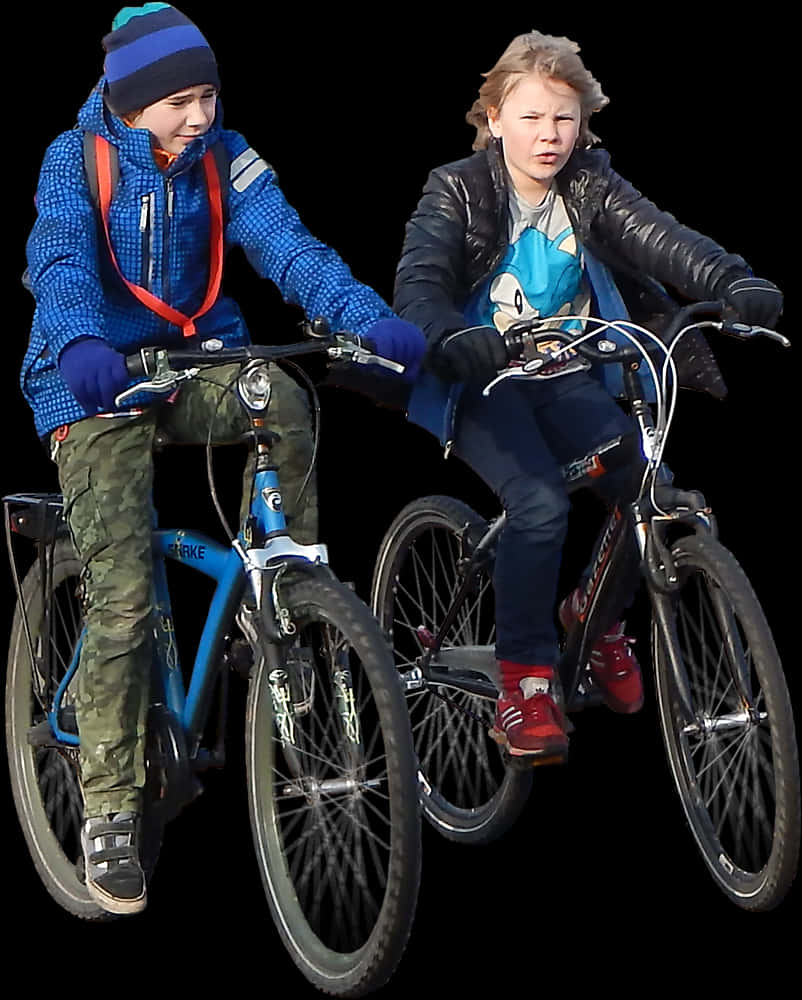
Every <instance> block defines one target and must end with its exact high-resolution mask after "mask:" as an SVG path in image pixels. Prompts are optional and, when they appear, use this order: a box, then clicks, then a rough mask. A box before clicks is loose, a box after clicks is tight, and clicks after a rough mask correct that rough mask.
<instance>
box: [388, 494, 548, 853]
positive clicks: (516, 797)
mask: <svg viewBox="0 0 802 1000" xmlns="http://www.w3.org/2000/svg"><path fill="white" fill-rule="evenodd" d="M483 524H484V522H483V519H482V518H481V517H480V516H479V515H478V514H477V513H476V512H475V511H473V510H472V509H471V508H470V507H469V506H468V505H467V504H464V503H462V502H461V501H459V500H455V499H453V498H451V497H446V496H428V497H422V498H420V499H418V500H414V501H413V502H412V503H410V504H408V505H407V506H406V507H404V509H403V510H402V511H401V512H400V513H399V515H398V516H397V517H396V518H395V520H394V521H393V523H392V524H391V525H390V528H389V529H388V531H387V533H386V535H385V537H384V540H383V541H382V545H381V548H380V550H379V556H378V560H377V563H376V571H375V574H374V581H373V590H372V594H373V596H372V606H373V610H374V613H375V615H376V617H377V618H378V621H379V624H380V625H381V626H382V628H383V630H384V631H385V633H386V634H387V635H388V636H389V637H390V642H391V645H392V647H393V654H394V657H395V664H396V668H397V669H398V670H400V671H403V670H409V669H411V668H412V667H413V666H414V663H415V659H416V657H418V656H420V655H421V653H423V652H424V648H423V645H422V643H421V641H420V638H419V636H418V635H417V634H416V632H415V630H416V628H418V627H419V626H424V627H425V628H427V629H428V630H429V631H430V632H431V633H432V634H435V633H436V632H437V630H438V628H439V625H440V622H441V621H442V618H443V617H444V613H445V608H446V607H447V606H448V604H449V603H450V600H451V596H452V595H453V594H454V592H455V589H456V586H457V580H458V566H457V561H458V560H459V558H460V556H461V535H462V533H463V531H464V529H465V527H466V525H483ZM423 564H425V565H426V567H427V570H428V572H427V573H425V574H424V573H423V571H420V572H419V571H418V568H419V567H420V566H421V565H423ZM422 575H425V576H426V577H427V580H426V581H425V582H427V583H429V582H430V583H431V588H430V590H431V591H434V590H435V588H437V593H430V592H428V591H425V588H424V587H422V585H421V583H422V581H421V576H422ZM470 600H471V601H472V607H468V608H466V610H465V611H464V612H463V613H462V614H461V615H460V616H459V617H458V618H457V620H456V622H455V625H454V626H453V627H452V629H451V630H450V632H449V634H448V635H447V636H446V643H445V644H444V648H445V647H446V646H450V647H455V646H459V645H476V646H492V645H493V643H494V639H495V612H494V607H493V591H492V582H491V576H490V567H489V566H485V567H483V569H482V570H481V571H480V573H479V574H478V576H477V587H476V593H475V594H474V595H472V596H471V597H470ZM407 706H408V709H409V713H410V719H411V727H412V732H413V736H414V739H415V751H416V754H417V757H418V768H419V775H418V780H419V789H420V798H421V804H422V807H423V813H424V815H425V816H426V819H427V820H428V821H429V822H430V823H431V825H432V826H433V827H434V828H435V829H436V830H437V831H438V832H439V833H440V834H442V836H444V837H445V838H447V839H448V840H452V841H457V842H460V843H465V844H487V843H490V842H491V841H494V840H496V839H497V838H498V837H500V836H502V835H503V834H504V833H505V832H506V831H507V830H508V829H509V828H510V827H511V826H512V824H513V823H514V822H515V820H516V819H517V818H518V816H519V815H520V813H521V810H522V809H523V807H524V805H525V804H526V801H527V799H528V797H529V792H530V789H531V787H532V769H531V767H530V768H527V769H525V770H523V769H520V768H516V767H515V766H514V765H511V764H510V763H509V762H508V761H505V759H504V757H503V755H502V752H501V750H500V748H499V746H498V744H497V743H496V742H495V741H494V740H493V739H491V737H490V736H489V729H490V726H491V725H492V722H493V715H494V711H495V702H494V701H490V700H488V699H486V698H482V697H479V696H474V695H471V694H468V693H466V692H459V693H458V694H454V692H450V693H449V695H448V697H447V698H446V697H444V696H443V694H438V693H436V692H435V691H432V690H431V689H427V690H423V691H413V692H412V693H410V694H409V695H408V696H407Z"/></svg>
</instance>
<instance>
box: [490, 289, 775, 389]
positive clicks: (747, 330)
mask: <svg viewBox="0 0 802 1000" xmlns="http://www.w3.org/2000/svg"><path fill="white" fill-rule="evenodd" d="M724 310H725V306H724V304H723V303H722V302H693V303H691V304H690V305H687V306H683V307H682V308H681V309H680V310H679V311H678V312H677V313H676V314H675V315H674V316H673V317H672V319H671V322H670V323H669V326H668V328H667V329H666V331H665V333H664V334H663V336H662V337H661V338H660V339H661V340H663V342H664V344H665V346H666V348H668V347H670V346H671V344H672V343H673V341H674V340H675V338H676V336H677V335H678V334H679V333H680V331H681V330H682V328H683V326H685V325H686V324H687V323H688V322H689V321H690V320H691V319H693V318H695V317H698V316H711V317H717V319H711V320H710V322H709V323H707V324H705V325H707V326H710V327H713V328H716V329H719V330H720V331H721V332H722V333H724V334H727V335H728V336H731V337H736V338H737V339H738V340H752V339H754V338H755V337H768V338H769V339H771V340H776V341H777V342H778V343H780V344H782V346H783V347H790V346H791V342H790V341H789V340H788V339H787V338H786V337H784V336H783V335H782V334H780V333H777V331H776V330H769V329H767V328H766V327H762V326H748V325H746V324H745V323H739V322H732V321H729V320H726V319H722V318H721V317H722V314H723V312H724ZM560 322H561V319H560V317H559V316H550V317H546V318H541V317H535V318H534V319H527V320H521V321H520V322H518V323H513V324H512V325H511V326H509V327H508V328H507V330H506V331H505V332H504V334H503V337H504V343H505V345H506V347H507V350H508V351H509V353H510V356H511V357H518V356H520V354H521V353H522V351H523V350H524V349H525V348H529V358H528V360H527V362H526V365H525V366H524V368H525V369H528V370H529V371H530V372H536V371H537V370H538V368H541V367H543V366H544V365H546V364H550V363H552V362H553V360H554V359H553V357H552V356H550V355H546V354H540V353H539V352H538V350H537V348H538V344H539V343H545V342H547V341H552V342H553V341H555V340H556V341H559V342H560V343H561V344H563V345H564V346H565V347H570V348H571V350H573V351H576V353H577V354H579V355H581V356H582V357H583V358H585V359H586V360H588V361H591V362H593V363H594V364H602V365H609V364H629V363H631V362H639V361H640V360H641V359H642V357H643V350H646V351H648V352H649V353H657V351H659V350H660V348H658V347H657V345H655V344H643V346H642V347H640V348H639V347H635V346H626V347H624V346H622V345H621V344H618V343H616V342H615V341H613V340H609V339H608V338H606V337H605V336H604V334H603V332H602V333H601V334H600V336H599V339H598V340H597V341H596V343H595V344H593V343H591V342H590V341H589V340H582V341H580V342H577V340H578V338H577V337H576V335H574V334H572V333H571V332H569V331H566V330H564V329H562V328H561V327H560V326H559V325H557V324H559V323H560ZM611 325H613V326H614V324H611ZM661 353H663V352H662V351H661Z"/></svg>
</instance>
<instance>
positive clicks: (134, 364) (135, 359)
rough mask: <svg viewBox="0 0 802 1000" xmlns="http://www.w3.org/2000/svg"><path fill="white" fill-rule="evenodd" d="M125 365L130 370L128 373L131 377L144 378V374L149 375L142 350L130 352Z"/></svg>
mask: <svg viewBox="0 0 802 1000" xmlns="http://www.w3.org/2000/svg"><path fill="white" fill-rule="evenodd" d="M125 367H126V369H127V370H128V374H129V375H130V376H131V378H142V376H143V375H147V372H146V371H145V362H144V359H143V358H142V352H141V351H138V352H137V353H136V354H128V355H126V357H125Z"/></svg>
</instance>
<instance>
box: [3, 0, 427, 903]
mask: <svg viewBox="0 0 802 1000" xmlns="http://www.w3.org/2000/svg"><path fill="white" fill-rule="evenodd" d="M103 46H104V49H105V53H106V57H105V65H104V76H103V77H102V78H101V80H100V82H99V83H98V85H97V87H96V88H95V89H94V91H93V92H92V94H91V95H90V97H89V99H88V100H87V102H86V103H85V105H84V106H83V108H82V109H81V111H80V113H79V117H78V125H77V127H76V128H75V129H73V130H71V131H69V132H66V133H64V134H62V135H60V136H59V137H58V138H57V139H56V140H55V141H54V142H53V143H52V145H51V146H50V147H49V149H48V150H47V153H46V155H45V159H44V163H43V166H42V170H41V175H40V179H39V186H38V189H37V198H36V204H37V213H38V214H37V219H36V222H35V224H34V227H33V230H32V232H31V235H30V238H29V241H28V247H27V250H28V265H29V276H30V283H31V287H32V291H33V293H34V296H35V298H36V312H35V316H34V321H33V328H32V331H31V338H30V344H29V347H28V351H27V353H26V355H25V359H24V362H23V371H22V377H21V383H22V389H23V393H24V395H25V398H26V399H27V401H28V403H29V404H30V406H31V408H32V409H33V412H34V418H35V422H36V429H37V432H38V433H39V435H40V436H41V437H42V438H43V439H44V440H45V441H46V442H47V443H48V444H49V446H50V451H51V455H52V457H53V458H54V460H55V461H56V463H57V465H58V470H59V480H60V483H61V488H62V492H63V494H64V509H65V515H66V518H67V520H68V523H69V526H70V530H71V533H72V537H73V541H74V544H75V548H76V551H77V553H78V556H79V558H80V560H81V564H82V579H83V585H84V591H85V604H86V624H87V629H86V634H85V637H84V642H83V647H82V652H81V663H80V669H79V670H78V672H77V674H76V688H77V690H76V692H75V700H76V716H77V721H78V725H79V728H80V733H81V748H80V762H81V776H82V786H83V794H84V821H83V827H82V838H81V839H82V847H83V852H84V859H85V864H86V882H87V888H88V890H89V892H90V893H91V895H92V896H93V898H95V899H96V900H97V901H98V903H99V904H100V905H101V906H102V907H103V908H105V909H107V910H109V911H110V912H114V913H133V912H137V911H138V910H141V909H142V908H143V907H144V906H145V901H146V886H145V879H144V876H143V872H142V868H141V865H140V861H139V856H138V847H137V826H138V818H139V815H140V813H141V807H142V803H141V796H142V787H143V783H144V748H143V741H144V727H145V712H146V709H147V704H148V675H149V669H150V657H151V614H152V607H151V553H150V532H151V506H150V495H151V486H152V475H153V467H152V458H151V452H152V444H153V439H154V434H155V433H156V431H157V429H159V430H162V431H167V433H168V436H169V437H170V439H171V440H173V441H177V442H200V441H205V439H206V434H207V429H208V426H209V421H210V420H211V419H212V416H214V432H215V435H216V440H217V441H219V442H223V441H227V440H236V439H237V438H238V436H239V435H240V434H241V433H242V432H243V431H244V430H246V429H247V428H246V427H245V426H244V424H243V420H244V418H243V416H242V411H241V410H240V408H239V406H238V405H237V404H236V402H235V401H233V400H232V397H231V394H229V393H224V392H222V391H221V388H220V387H221V386H223V385H225V382H226V378H225V377H224V376H222V375H221V376H220V377H219V378H218V379H217V382H218V383H219V384H218V385H211V386H210V385H209V384H208V383H202V382H192V383H189V384H188V385H187V386H186V387H185V388H182V390H181V391H180V393H179V394H178V395H177V396H176V397H175V398H174V399H172V400H171V401H169V402H164V401H163V400H157V399H153V398H152V397H149V396H147V395H146V394H144V393H142V394H138V395H137V396H136V397H134V398H133V400H132V401H131V403H130V404H128V406H127V408H126V409H125V410H120V409H119V408H117V407H116V406H115V402H114V401H115V398H116V397H117V396H118V395H119V393H120V392H122V390H124V389H125V388H127V387H128V385H129V384H130V381H131V380H130V378H129V376H128V374H127V371H126V368H125V361H124V356H125V355H127V354H132V353H135V352H136V351H138V350H139V349H140V348H141V347H143V346H147V345H154V344H159V345H169V344H173V345H179V344H180V343H182V342H183V341H184V338H187V337H191V338H192V342H193V343H197V342H198V341H201V342H202V341H204V340H206V339H208V338H211V337H215V338H217V339H219V340H221V341H222V342H223V344H224V346H225V347H236V346H239V345H243V344H247V343H249V340H250V338H249V335H248V331H247V329H246V327H245V323H244V320H243V317H242V314H241V312H240V310H239V309H238V307H237V305H236V304H235V303H234V302H233V301H232V300H231V299H229V298H227V297H226V296H224V295H221V294H219V288H220V274H221V270H222V258H223V253H224V250H225V248H226V247H227V246H229V245H232V244H237V245H239V246H241V247H243V249H244V250H245V252H246V254H247V256H248V259H249V260H250V262H251V264H252V265H253V267H254V268H255V269H256V271H257V272H258V273H259V274H260V275H261V276H262V277H265V278H270V279H271V280H272V281H274V282H275V284H276V285H277V286H278V288H279V289H280V291H281V292H282V294H283V296H284V298H285V299H286V300H287V301H288V302H291V303H293V304H297V305H299V306H301V307H302V308H303V309H304V310H305V312H306V313H307V315H310V316H315V315H324V316H326V317H327V318H328V320H329V321H330V323H331V325H332V328H335V329H348V330H351V331H353V332H354V333H357V334H360V335H365V336H366V337H368V338H370V340H372V342H373V344H374V345H375V347H376V350H377V352H378V353H379V354H382V355H384V356H385V357H389V358H391V359H393V360H395V361H398V362H400V363H401V364H403V365H405V366H407V370H408V372H411V373H412V374H414V371H415V369H416V367H417V365H418V362H419V359H420V356H421V354H422V353H423V347H424V341H423V336H422V334H421V333H420V332H419V331H418V330H417V328H416V327H414V326H412V325H411V324H409V323H406V322H404V321H402V320H400V319H398V318H397V317H396V316H395V315H394V314H393V312H392V311H391V309H390V308H389V307H388V306H387V305H386V303H385V302H384V301H383V300H382V299H381V298H380V297H379V296H378V295H377V294H376V293H375V292H374V291H372V289H370V288H368V287H366V286H365V285H362V284H360V283H359V282H357V281H356V280H355V279H354V278H353V276H352V275H351V273H350V271H349V269H348V268H347V266H346V265H345V264H344V263H343V261H342V260H341V259H340V258H339V257H338V256H337V254H336V253H335V252H334V251H333V250H331V249H330V248H329V247H327V246H325V245H323V244H322V243H320V242H318V241H317V240H316V239H314V237H313V236H311V234H310V233H309V232H308V231H307V230H306V229H305V227H304V226H303V224H302V223H301V221H300V219H299V218H298V215H297V214H296V212H295V211H294V210H293V209H292V208H291V207H290V206H289V205H288V204H287V202H286V201H285V199H284V197H283V195H282V193H281V191H280V189H279V187H278V185H277V183H276V176H275V173H274V172H273V170H272V168H271V167H270V166H269V165H268V164H267V163H266V162H265V161H264V160H263V159H262V158H261V157H260V156H259V155H258V153H256V152H255V151H254V150H253V149H251V147H250V146H249V145H248V143H247V141H246V140H245V139H244V138H243V137H242V136H241V135H240V134H239V133H237V132H232V131H229V130H226V129H223V128H222V124H221V112H220V108H219V105H218V101H217V93H218V90H219V86H220V81H219V76H218V69H217V65H216V61H215V58H214V55H213V53H212V50H211V48H210V47H209V45H208V43H207V41H206V39H205V38H204V36H203V35H202V34H201V33H200V31H199V30H198V28H197V27H196V26H195V25H194V24H193V23H192V22H191V21H190V20H189V19H188V18H186V17H185V16H184V15H183V14H181V13H180V12H179V11H178V10H176V9H175V8H174V7H172V6H169V5H168V4H164V3H147V4H145V5H144V6H142V7H126V8H123V9H122V10H121V11H120V12H119V13H118V14H117V16H116V17H115V19H114V22H113V25H112V31H111V32H110V33H109V34H108V35H106V37H105V38H104V39H103ZM87 134H89V135H90V136H99V137H100V138H101V140H104V141H105V142H104V143H101V148H106V144H108V146H112V147H114V148H115V149H116V157H117V159H118V162H119V177H118V180H117V181H116V184H115V186H114V193H113V198H112V199H111V202H110V204H109V205H108V207H107V210H105V211H103V212H102V215H103V221H102V224H99V222H98V210H97V209H96V207H95V204H94V201H93V198H92V195H91V194H90V188H89V183H88V177H87V169H86V167H85V160H84V139H85V136H86V135H87ZM93 141H94V140H93ZM221 148H222V150H223V151H224V156H223V157H221V156H220V155H219V152H220V149H221ZM207 154H210V155H207ZM210 161H213V162H210ZM221 161H222V162H223V164H224V168H225V172H226V173H227V174H228V176H225V175H223V176H221V175H220V170H219V168H218V166H217V165H216V164H219V163H220V162H221ZM223 186H226V187H227V192H226V198H225V200H224V199H223V198H222V196H221V193H220V188H222V187H223ZM101 203H102V199H101ZM224 203H225V209H224V210H223V204H224ZM272 378H273V402H272V404H271V418H272V423H271V426H273V425H274V424H275V426H276V429H277V430H278V431H279V433H280V435H281V441H280V442H279V443H278V444H277V445H276V446H275V448H274V450H273V458H274V460H275V461H276V464H277V465H279V466H280V468H281V473H282V483H283V486H284V488H285V491H286V496H287V517H288V522H289V524H290V528H291V530H292V532H293V536H294V537H295V538H296V539H297V540H298V541H300V542H312V541H314V540H315V535H316V526H317V515H316V498H315V494H314V483H310V488H308V490H307V492H306V495H305V499H303V500H297V501H296V502H295V504H294V505H293V501H294V500H295V499H296V498H297V496H298V493H299V488H300V485H301V482H302V480H303V478H304V472H305V469H306V467H307V465H308V460H309V456H310V454H311V450H312V440H311V422H310V417H309V411H308V406H307V402H306V398H305V396H304V394H303V392H302V391H301V390H300V389H299V387H298V386H297V385H296V384H295V383H294V382H293V381H292V380H291V379H290V378H289V377H288V376H286V375H284V374H283V373H282V372H281V371H280V370H279V369H277V368H275V367H273V368H272ZM221 397H222V398H221Z"/></svg>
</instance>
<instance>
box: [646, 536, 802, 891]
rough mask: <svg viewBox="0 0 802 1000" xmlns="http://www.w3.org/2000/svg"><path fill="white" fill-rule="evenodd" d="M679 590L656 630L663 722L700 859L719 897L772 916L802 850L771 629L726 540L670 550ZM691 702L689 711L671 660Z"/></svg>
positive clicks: (790, 734)
mask: <svg viewBox="0 0 802 1000" xmlns="http://www.w3.org/2000/svg"><path fill="white" fill-rule="evenodd" d="M672 556H673V558H674V560H675V563H676V567H677V570H678V574H679V580H680V587H679V590H678V592H677V593H676V594H674V595H673V596H672V598H671V602H672V614H671V622H670V627H669V629H668V634H666V633H664V632H663V631H662V629H661V628H660V627H659V626H658V625H657V624H654V625H653V630H652V637H653V654H654V662H655V668H656V675H657V694H658V705H659V714H660V724H661V727H662V731H663V737H664V740H665V745H666V750H667V753H668V759H669V762H670V765H671V772H672V775H673V777H674V781H675V783H676V786H677V790H678V792H679V795H680V799H681V800H682V805H683V809H684V810H685V816H686V818H687V820H688V823H689V825H690V828H691V831H692V833H693V836H694V839H695V841H696V843H697V845H698V847H699V850H700V851H701V854H702V857H703V858H704V861H705V863H706V865H707V867H708V869H709V870H710V872H711V873H712V875H713V878H714V880H715V881H716V883H717V884H718V886H719V887H720V888H721V889H722V891H723V892H724V893H725V894H726V895H727V896H728V897H729V898H730V899H731V900H732V901H733V902H735V903H736V904H737V905H739V906H741V907H744V908H745V909H749V910H768V909H771V908H772V907H774V906H776V905H777V904H778V903H779V902H780V901H781V900H782V898H783V897H784V896H785V894H786V893H787V891H788V888H789V887H790V885H791V882H792V880H793V878H794V874H795V872H796V865H797V859H798V855H799V842H800V788H799V765H798V760H797V748H796V739H795V734H794V721H793V715H792V711H791V704H790V700H789V696H788V689H787V686H786V682H785V677H784V675H783V670H782V665H781V663H780V659H779V656H778V654H777V650H776V647H775V645H774V640H773V638H772V635H771V631H770V629H769V626H768V624H767V622H766V619H765V616H764V614H763V611H762V609H761V607H760V604H759V602H758V600H757V597H756V596H755V593H754V591H753V590H752V587H751V585H750V583H749V581H748V580H747V578H746V576H745V574H744V572H743V570H742V569H741V568H740V566H739V565H738V563H737V562H736V561H735V559H734V558H733V557H732V555H731V554H730V553H729V552H728V551H727V550H726V549H724V548H723V547H722V546H721V545H720V544H719V543H718V542H716V541H714V540H713V539H710V538H707V537H697V536H693V537H688V538H683V539H681V540H680V541H678V542H677V543H676V544H675V546H674V547H673V549H672ZM669 648H672V649H673V650H674V651H675V652H676V654H677V656H678V657H679V659H680V661H681V664H682V670H683V672H684V677H685V679H686V684H687V689H688V692H689V695H690V709H691V711H690V713H687V712H686V711H685V710H684V709H683V706H682V702H681V699H680V697H679V694H678V685H677V682H676V680H675V677H674V674H673V671H672V668H671V664H670V661H669V657H668V653H667V650H668V649H669Z"/></svg>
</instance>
